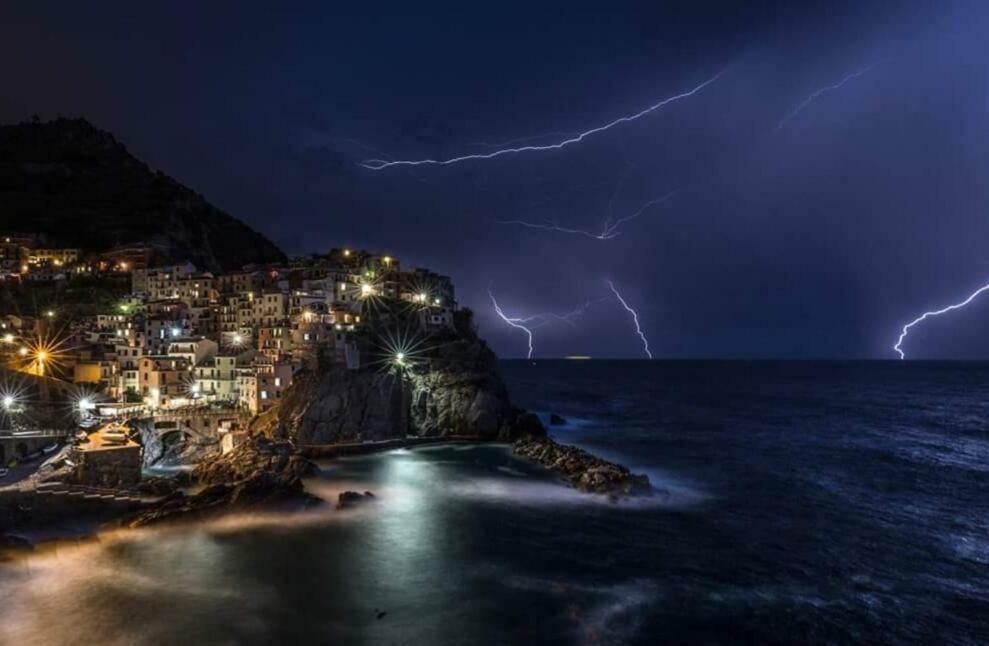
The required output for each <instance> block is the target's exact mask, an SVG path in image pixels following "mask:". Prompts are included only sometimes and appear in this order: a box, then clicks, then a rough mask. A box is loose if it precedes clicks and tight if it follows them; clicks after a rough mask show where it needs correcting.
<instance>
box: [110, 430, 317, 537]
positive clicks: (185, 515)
mask: <svg viewBox="0 0 989 646" xmlns="http://www.w3.org/2000/svg"><path fill="white" fill-rule="evenodd" d="M314 469H315V466H314V465H313V464H312V463H311V462H309V461H308V460H306V459H305V458H303V457H302V456H301V455H299V454H298V453H297V452H296V450H295V447H294V446H293V445H292V444H291V443H289V442H275V441H272V440H269V439H267V438H263V437H255V438H252V439H250V440H248V441H246V442H244V443H243V444H241V445H240V446H238V447H237V448H235V449H234V450H233V451H231V452H230V453H228V454H226V455H224V456H221V457H218V458H215V459H213V460H209V461H206V462H203V463H202V464H200V465H199V466H198V467H197V468H196V470H195V472H194V477H195V479H196V480H197V481H198V482H199V484H201V485H204V488H203V489H202V490H201V491H200V492H199V493H197V494H195V495H191V496H190V495H186V494H185V493H183V492H181V491H176V492H174V493H172V494H170V495H169V496H168V497H166V498H165V499H163V500H161V501H159V502H157V503H155V504H153V505H150V506H148V507H146V508H145V509H143V510H141V511H140V512H139V513H138V514H136V515H135V516H132V517H131V518H128V519H126V520H125V521H124V524H125V525H127V526H129V527H141V526H144V525H151V524H157V523H161V522H166V521H177V520H191V519H198V518H203V517H207V516H213V515H216V514H219V513H222V512H227V511H261V510H273V509H290V508H296V509H297V508H304V507H308V506H311V505H313V504H317V503H319V502H320V500H319V499H318V498H315V497H314V496H311V495H310V494H308V493H306V491H305V488H304V487H303V484H302V478H303V477H304V476H306V475H308V474H310V473H312V471H313V470H314Z"/></svg>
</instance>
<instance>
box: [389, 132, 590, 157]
mask: <svg viewBox="0 0 989 646" xmlns="http://www.w3.org/2000/svg"><path fill="white" fill-rule="evenodd" d="M577 134H579V133H576V132H546V133H543V134H541V135H532V136H531V137H518V138H517V139H509V140H508V141H500V142H498V143H488V142H486V141H474V142H471V143H469V144H467V145H468V146H478V147H480V148H504V147H506V146H514V145H515V144H524V143H525V142H527V141H539V140H540V139H547V138H549V137H573V136H575V135H577ZM386 156H387V155H386Z"/></svg>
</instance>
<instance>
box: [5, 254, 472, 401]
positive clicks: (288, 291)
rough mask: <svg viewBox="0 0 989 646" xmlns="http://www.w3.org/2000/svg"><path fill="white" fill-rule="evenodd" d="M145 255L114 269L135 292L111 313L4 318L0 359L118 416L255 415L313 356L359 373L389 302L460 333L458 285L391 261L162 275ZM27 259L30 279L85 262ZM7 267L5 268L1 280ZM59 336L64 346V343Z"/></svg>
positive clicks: (429, 325)
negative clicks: (138, 411)
mask: <svg viewBox="0 0 989 646" xmlns="http://www.w3.org/2000/svg"><path fill="white" fill-rule="evenodd" d="M22 242H24V241H23V240H17V241H13V242H10V243H9V245H11V246H18V245H20V243H22ZM20 248H21V249H25V247H23V246H20ZM138 250H139V247H135V248H134V249H133V250H132V251H134V252H135V253H133V254H132V255H130V256H127V259H126V260H124V259H123V258H124V256H117V260H116V261H114V262H115V264H114V265H112V266H111V265H107V266H108V267H110V269H109V271H114V272H125V273H127V274H129V276H130V280H131V290H130V293H129V294H128V295H127V296H126V297H124V298H123V299H121V301H120V302H119V303H118V304H117V306H116V308H115V310H114V311H112V312H109V311H108V312H105V313H102V314H98V315H95V316H91V317H87V318H85V319H82V320H72V321H60V320H59V312H58V311H57V310H50V311H47V312H44V313H42V314H41V315H40V316H39V317H38V318H37V319H30V318H26V317H21V316H15V315H8V316H5V317H0V352H5V353H7V354H8V355H10V356H9V359H10V360H11V361H12V362H16V361H20V362H21V365H22V366H27V368H26V369H27V370H29V371H33V372H35V373H36V374H43V373H44V372H45V369H46V366H47V367H48V372H49V374H53V373H54V371H55V368H56V364H57V368H58V370H59V372H60V376H62V377H63V378H64V379H66V380H71V381H73V382H75V383H77V384H87V385H92V386H93V387H94V389H95V388H98V389H99V391H100V392H101V393H102V399H103V400H104V401H111V402H117V403H118V404H119V405H122V406H123V405H133V406H138V407H141V408H142V409H144V410H149V409H150V410H153V411H162V412H167V411H174V410H177V409H184V408H187V407H211V408H216V407H229V408H236V409H238V410H241V411H244V412H247V413H250V414H258V413H261V412H263V411H265V410H266V409H268V408H269V407H271V406H272V405H273V404H274V403H275V402H277V401H278V400H279V399H280V398H281V397H282V395H283V393H284V392H285V390H286V389H287V388H288V387H289V386H290V385H291V384H292V381H293V377H294V375H295V374H296V373H297V371H298V370H299V369H300V368H302V367H303V366H306V365H307V364H308V363H309V362H311V361H313V359H314V358H315V357H316V356H317V355H319V356H321V357H330V359H331V360H333V361H340V362H342V363H345V364H346V365H347V366H348V367H350V368H357V367H359V366H360V364H361V347H362V346H361V344H360V343H358V337H359V335H360V332H361V330H362V329H363V326H364V324H365V322H366V319H367V316H368V315H369V312H373V311H374V308H375V307H377V306H380V305H381V304H382V303H383V302H384V301H385V300H388V301H391V302H401V303H404V304H406V305H407V306H408V307H409V310H410V311H411V312H414V317H413V320H414V321H415V322H416V324H417V325H418V326H420V327H421V328H422V330H423V331H426V332H428V331H429V330H434V329H437V328H443V327H449V326H452V325H453V313H454V311H455V309H456V299H455V294H454V289H453V284H452V282H451V281H450V279H449V278H448V277H446V276H441V275H438V274H435V273H433V272H431V271H429V270H426V269H403V268H402V267H401V266H400V264H399V261H398V260H397V259H395V258H392V257H390V256H386V255H378V254H372V253H367V252H363V251H360V252H358V251H351V250H348V249H334V250H331V251H330V252H329V253H328V254H325V255H318V256H308V257H305V258H299V259H295V260H292V261H289V262H287V263H285V265H284V266H248V267H245V268H243V269H242V270H241V271H235V272H229V273H223V274H214V273H209V272H203V271H200V270H198V269H197V268H196V267H195V266H193V265H192V264H190V263H172V264H167V265H162V264H157V263H156V262H154V259H153V258H152V257H151V256H150V255H147V256H144V257H138V256H139V254H138V253H137V251H138ZM55 251H58V252H60V253H59V254H56V253H54V252H55ZM49 252H52V253H51V254H49ZM5 253H6V251H5ZM31 253H34V254H35V255H33V256H31V255H29V256H28V258H27V260H23V256H21V258H22V261H23V262H25V263H26V264H27V271H26V272H22V276H23V275H25V274H26V275H27V276H30V275H31V274H32V272H33V271H35V269H34V268H35V267H38V268H39V271H40V268H41V267H46V268H50V267H64V268H67V269H66V270H67V271H71V270H72V268H74V267H78V266H80V265H79V263H80V262H82V260H81V256H80V255H79V254H78V253H74V252H73V250H67V249H62V250H43V249H39V248H34V249H32V250H31ZM114 253H116V251H114ZM4 257H5V258H6V256H4ZM100 257H101V258H105V257H107V254H102V255H101V256H100ZM32 258H33V260H32ZM5 262H6V261H5ZM10 267H14V265H12V264H11V265H8V264H4V265H3V268H4V271H5V272H6V271H7V270H8V268H10ZM29 279H30V278H29ZM55 330H58V333H57V335H61V336H64V337H66V338H58V339H57V340H56V339H55V337H56V333H55ZM49 346H50V347H49ZM32 366H33V368H32Z"/></svg>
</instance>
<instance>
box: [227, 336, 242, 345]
mask: <svg viewBox="0 0 989 646" xmlns="http://www.w3.org/2000/svg"><path fill="white" fill-rule="evenodd" d="M230 340H231V341H232V342H233V344H234V345H244V335H243V334H235V335H233V337H231V339H230Z"/></svg>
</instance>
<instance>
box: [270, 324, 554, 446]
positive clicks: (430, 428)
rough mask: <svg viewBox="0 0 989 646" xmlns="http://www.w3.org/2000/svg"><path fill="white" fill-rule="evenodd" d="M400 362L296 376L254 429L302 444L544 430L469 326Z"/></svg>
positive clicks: (507, 435) (504, 435) (506, 436)
mask: <svg viewBox="0 0 989 646" xmlns="http://www.w3.org/2000/svg"><path fill="white" fill-rule="evenodd" d="M429 345H430V346H432V347H433V348H434V349H433V350H431V351H430V352H429V353H428V354H426V355H425V356H420V357H415V358H413V359H410V361H409V362H408V364H407V365H405V366H403V367H397V366H389V365H387V362H380V361H379V362H373V361H372V362H369V365H366V366H365V367H363V368H362V369H360V370H347V369H346V367H345V366H342V365H340V364H331V365H329V366H326V367H324V368H321V369H317V370H315V371H312V372H309V373H306V374H301V375H299V376H298V377H297V378H296V380H295V383H294V384H293V386H292V388H290V389H289V392H288V393H287V394H286V396H285V397H284V398H283V399H282V401H281V402H280V404H279V405H278V406H277V407H276V409H275V410H274V411H272V412H270V413H269V414H267V415H266V416H263V417H262V418H261V419H259V420H258V423H257V424H255V429H254V430H256V431H260V432H262V433H265V434H267V435H270V436H272V437H285V438H289V439H291V440H293V441H295V442H297V443H298V444H300V445H308V444H332V443H338V442H361V441H376V440H388V439H395V438H402V437H406V436H409V435H412V436H419V437H448V436H449V437H476V438H479V439H489V440H505V441H507V440H510V439H514V438H516V437H520V436H521V435H532V434H535V435H541V434H543V433H545V431H544V429H543V427H542V424H540V423H539V420H538V418H536V417H535V416H534V415H528V414H526V413H525V412H524V411H521V410H519V409H518V408H516V407H514V406H513V405H512V403H511V401H510V399H509V396H508V389H507V388H506V387H505V383H504V382H503V381H502V379H501V375H500V374H499V370H498V361H497V358H496V357H495V355H494V353H493V352H492V351H491V350H490V349H489V348H488V346H487V344H485V343H484V341H483V340H481V339H480V338H479V337H478V336H477V334H476V333H475V332H474V331H473V330H472V329H471V328H470V327H469V326H461V327H459V328H458V329H457V330H456V331H454V330H451V331H447V332H443V333H442V334H439V335H437V336H434V337H431V338H430V340H429Z"/></svg>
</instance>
